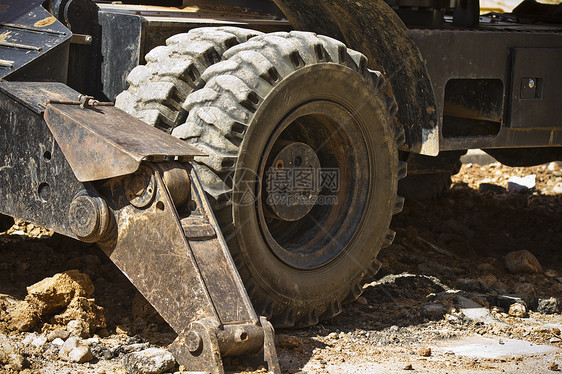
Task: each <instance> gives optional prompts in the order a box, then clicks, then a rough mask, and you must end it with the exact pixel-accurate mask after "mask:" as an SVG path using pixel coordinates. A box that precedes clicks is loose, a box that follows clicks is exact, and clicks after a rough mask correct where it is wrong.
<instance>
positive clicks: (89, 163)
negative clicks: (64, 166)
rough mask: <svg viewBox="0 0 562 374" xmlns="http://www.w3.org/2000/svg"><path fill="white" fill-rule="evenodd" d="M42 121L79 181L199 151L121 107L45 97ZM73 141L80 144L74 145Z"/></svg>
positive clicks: (100, 177)
mask: <svg viewBox="0 0 562 374" xmlns="http://www.w3.org/2000/svg"><path fill="white" fill-rule="evenodd" d="M45 122H47V125H48V126H49V129H50V130H51V133H52V134H53V136H54V137H55V139H56V141H57V143H58V145H59V146H60V148H61V150H62V152H63V153H64V156H65V157H66V159H67V161H68V163H69V164H70V167H71V168H72V170H73V171H74V174H75V175H76V178H77V179H78V180H79V181H80V182H89V181H94V180H100V179H106V178H113V177H117V176H122V175H127V174H131V173H133V172H135V171H136V170H137V169H138V168H139V165H140V163H141V161H143V160H147V159H154V158H156V159H163V158H165V157H175V156H178V157H184V158H189V159H191V158H192V157H193V156H203V155H204V154H203V153H201V152H200V151H199V150H197V149H195V148H193V147H191V146H189V145H188V144H185V142H182V141H181V140H179V139H176V138H174V137H172V136H169V135H167V134H165V133H164V132H162V131H160V130H158V129H156V128H154V127H152V126H149V125H147V124H146V123H144V122H142V121H141V120H139V119H136V118H134V117H133V116H130V115H128V114H127V113H125V112H123V111H122V110H120V109H118V108H115V107H113V106H108V105H106V104H105V103H97V102H95V100H93V99H91V98H90V97H88V96H82V97H81V98H80V101H77V102H74V101H70V102H67V101H64V102H63V103H56V102H54V101H51V103H49V104H47V108H46V110H45ZM77 145H80V146H78V147H77Z"/></svg>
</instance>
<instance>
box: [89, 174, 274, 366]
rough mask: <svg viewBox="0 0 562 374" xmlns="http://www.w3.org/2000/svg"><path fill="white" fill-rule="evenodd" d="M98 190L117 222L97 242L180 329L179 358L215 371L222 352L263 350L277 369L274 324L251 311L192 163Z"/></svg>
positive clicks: (128, 178) (120, 180)
mask: <svg viewBox="0 0 562 374" xmlns="http://www.w3.org/2000/svg"><path fill="white" fill-rule="evenodd" d="M168 186H170V187H171V188H168ZM98 191H99V192H100V194H101V196H103V198H104V200H105V201H107V204H108V205H109V210H110V211H112V212H113V217H111V219H113V220H114V222H113V223H111V224H110V225H108V227H109V230H110V232H109V233H108V234H109V235H108V234H103V235H102V236H101V237H100V241H99V242H98V244H99V245H100V247H101V248H102V249H103V250H104V252H105V253H106V254H107V255H108V256H109V258H110V259H111V260H112V261H113V262H114V263H115V264H116V265H117V266H118V267H119V268H120V269H121V271H123V273H125V274H126V275H127V276H128V277H129V279H130V280H131V282H132V283H133V284H134V285H135V287H137V289H138V290H139V291H140V292H141V293H142V294H143V295H144V296H145V298H146V299H147V300H148V301H149V302H150V303H151V304H152V305H153V306H154V307H155V308H156V310H157V311H158V312H159V313H160V315H161V316H162V317H163V318H164V319H165V320H166V322H168V323H169V324H170V326H171V327H172V328H173V329H174V330H175V331H176V332H177V333H178V334H179V336H178V338H177V339H176V340H175V342H174V343H173V344H172V346H171V350H172V352H173V353H174V355H175V357H176V359H177V360H178V362H180V363H181V364H182V365H184V366H185V367H186V369H188V370H205V371H207V372H209V373H217V374H218V373H223V372H224V369H223V365H222V360H221V357H222V356H239V355H256V354H260V352H261V353H263V361H265V362H267V363H268V366H269V370H270V371H272V372H274V373H278V372H280V371H279V366H278V363H277V356H276V353H275V347H274V344H273V328H272V327H271V325H270V324H269V322H268V321H267V320H266V319H265V318H261V319H258V317H257V316H256V314H255V312H254V309H253V307H252V304H251V302H250V300H249V298H248V295H247V294H246V291H245V289H244V286H243V283H242V280H241V279H240V276H239V275H238V271H237V270H236V267H235V265H234V262H233V260H232V258H231V256H230V253H229V252H228V248H227V246H226V244H225V241H224V239H223V237H222V234H221V232H220V228H219V227H218V225H217V222H216V220H215V217H214V216H213V213H212V210H211V208H210V206H209V203H208V201H207V199H206V197H205V194H204V191H203V190H202V188H201V185H200V184H199V181H198V179H197V176H196V175H195V172H194V171H193V170H192V169H191V166H190V165H189V164H180V163H158V164H151V163H147V164H143V165H142V166H141V168H140V169H139V170H138V171H137V172H136V173H134V174H133V175H130V176H125V177H120V178H114V179H111V180H109V181H107V182H104V183H103V184H101V185H100V186H99V187H98ZM188 191H190V193H189V194H186V192H188ZM176 207H177V208H176ZM112 228H113V229H112Z"/></svg>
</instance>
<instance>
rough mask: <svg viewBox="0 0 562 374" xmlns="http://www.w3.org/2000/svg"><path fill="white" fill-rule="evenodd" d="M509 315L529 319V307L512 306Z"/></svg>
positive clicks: (518, 304)
mask: <svg viewBox="0 0 562 374" xmlns="http://www.w3.org/2000/svg"><path fill="white" fill-rule="evenodd" d="M508 314H509V315H510V316H512V317H519V318H524V317H527V307H526V306H525V305H523V304H520V303H514V304H511V306H510V307H509V312H508Z"/></svg>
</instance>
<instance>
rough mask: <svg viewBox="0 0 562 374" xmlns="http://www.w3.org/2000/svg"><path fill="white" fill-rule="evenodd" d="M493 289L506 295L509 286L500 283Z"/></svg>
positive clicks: (495, 284)
mask: <svg viewBox="0 0 562 374" xmlns="http://www.w3.org/2000/svg"><path fill="white" fill-rule="evenodd" d="M493 289H494V290H496V292H498V293H506V292H507V284H505V283H503V282H500V281H498V282H496V283H494V285H493Z"/></svg>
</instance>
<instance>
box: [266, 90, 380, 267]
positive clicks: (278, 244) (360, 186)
mask: <svg viewBox="0 0 562 374" xmlns="http://www.w3.org/2000/svg"><path fill="white" fill-rule="evenodd" d="M363 126H364V124H362V123H360V122H359V121H358V119H356V118H354V117H353V115H352V114H351V113H350V112H349V111H348V110H347V109H345V108H344V107H343V106H342V105H340V104H338V103H337V102H335V101H329V100H316V101H311V102H308V103H305V104H303V105H300V106H299V107H297V108H295V109H294V110H293V111H292V112H291V113H290V114H288V115H287V116H286V117H285V118H284V119H283V120H282V121H281V122H280V123H279V125H278V126H277V128H276V130H275V132H274V133H273V134H272V136H271V137H270V139H269V142H268V144H267V146H266V147H265V149H264V151H263V153H262V157H261V160H262V161H261V162H260V166H259V170H258V180H259V198H258V200H257V204H256V209H257V215H258V219H259V222H260V228H261V232H262V235H263V238H264V241H265V243H266V244H267V246H268V248H269V250H270V251H271V252H272V253H273V254H274V255H275V256H276V257H277V258H278V259H280V260H281V261H283V262H284V263H285V264H287V265H289V266H291V267H293V268H296V269H306V270H310V269H315V268H319V267H322V266H324V265H326V264H328V263H329V262H331V261H333V260H334V259H336V258H337V257H339V256H341V255H343V254H344V253H346V249H347V248H348V247H349V246H350V245H351V244H352V243H353V240H354V236H355V234H356V233H357V231H358V230H359V229H360V226H361V223H362V218H363V215H364V209H365V206H367V200H368V199H369V195H370V186H372V183H371V181H370V178H371V177H372V176H373V175H374V173H373V171H372V170H370V168H371V162H370V158H371V157H369V156H367V157H365V155H370V154H371V152H370V150H369V149H368V147H367V145H366V144H367V142H366V141H365V138H364V136H365V135H364V134H363V132H362V131H361V129H362V128H363ZM288 149H291V150H292V151H293V152H289V153H288V152H287V150H288ZM310 152H313V155H311V154H310ZM287 154H290V155H291V156H293V160H294V161H297V162H293V164H292V165H287V162H286V161H287ZM295 155H296V157H295ZM359 155H363V156H362V157H359ZM297 157H300V158H301V160H304V161H305V163H304V164H303V163H302V162H301V163H300V165H298V164H299V162H298V158H297ZM279 160H284V161H285V165H283V166H284V168H285V169H288V170H287V171H289V173H285V176H288V179H289V181H287V179H281V182H282V183H283V182H285V187H288V188H289V190H291V189H292V191H289V192H292V193H296V194H297V195H299V196H301V197H302V196H303V194H302V188H301V190H299V187H303V185H305V187H306V185H308V184H309V182H312V187H311V188H308V189H306V188H305V193H304V195H306V196H305V201H304V203H303V201H302V200H297V199H291V200H286V201H285V202H283V201H279V199H278V200H277V201H276V202H272V201H271V198H272V193H273V192H276V193H277V192H279V190H280V188H278V187H280V185H279V180H278V179H277V177H278V174H279V166H280V165H279ZM289 160H290V157H289ZM303 165H304V167H303ZM291 170H292V173H291ZM272 175H273V176H275V178H272ZM272 179H273V182H272ZM287 182H290V183H289V184H287ZM276 183H277V185H276ZM291 183H292V185H291ZM309 186H310V185H309ZM315 187H316V188H315ZM287 195H289V196H291V195H290V194H289V193H288V194H286V195H285V196H287ZM278 197H279V196H278ZM293 197H294V196H293ZM283 203H286V204H287V205H288V206H286V207H285V208H286V209H283V206H282V205H283Z"/></svg>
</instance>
